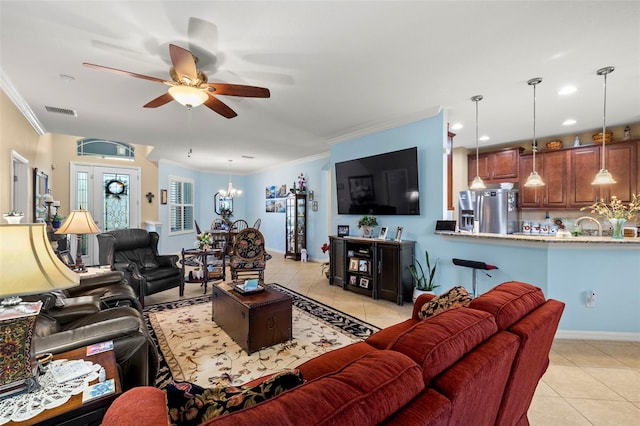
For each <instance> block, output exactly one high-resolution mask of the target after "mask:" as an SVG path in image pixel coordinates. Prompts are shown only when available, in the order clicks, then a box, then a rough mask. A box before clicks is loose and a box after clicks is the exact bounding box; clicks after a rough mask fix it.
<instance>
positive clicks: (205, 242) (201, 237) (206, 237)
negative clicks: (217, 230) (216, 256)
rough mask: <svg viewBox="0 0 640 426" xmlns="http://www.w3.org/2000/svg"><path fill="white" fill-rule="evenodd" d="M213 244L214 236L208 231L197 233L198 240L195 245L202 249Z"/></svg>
mask: <svg viewBox="0 0 640 426" xmlns="http://www.w3.org/2000/svg"><path fill="white" fill-rule="evenodd" d="M212 244H213V236H212V235H211V234H209V233H208V232H203V233H201V234H197V235H196V242H195V244H194V246H195V247H196V248H197V249H200V250H206V249H208V248H210V247H211V245H212Z"/></svg>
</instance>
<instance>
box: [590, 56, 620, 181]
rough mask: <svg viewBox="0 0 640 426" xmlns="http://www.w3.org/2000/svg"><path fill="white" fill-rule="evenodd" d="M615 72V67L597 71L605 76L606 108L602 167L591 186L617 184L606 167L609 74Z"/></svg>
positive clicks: (603, 126)
mask: <svg viewBox="0 0 640 426" xmlns="http://www.w3.org/2000/svg"><path fill="white" fill-rule="evenodd" d="M613 70H615V68H614V67H604V68H600V69H599V70H598V71H596V74H598V75H603V76H604V108H603V112H602V165H601V166H600V171H599V172H598V174H596V177H595V178H593V182H591V185H611V184H614V183H616V180H615V179H614V178H613V176H612V175H611V173H609V170H607V168H606V167H605V155H606V153H607V146H606V145H607V141H606V135H607V74H609V73H612V72H613Z"/></svg>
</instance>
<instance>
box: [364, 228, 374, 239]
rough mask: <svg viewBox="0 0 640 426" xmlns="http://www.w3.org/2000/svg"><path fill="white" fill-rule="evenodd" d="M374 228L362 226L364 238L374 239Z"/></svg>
mask: <svg viewBox="0 0 640 426" xmlns="http://www.w3.org/2000/svg"><path fill="white" fill-rule="evenodd" d="M373 228H374V227H373V226H362V236H363V237H364V238H373Z"/></svg>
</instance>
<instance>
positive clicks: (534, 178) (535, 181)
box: [524, 77, 544, 187]
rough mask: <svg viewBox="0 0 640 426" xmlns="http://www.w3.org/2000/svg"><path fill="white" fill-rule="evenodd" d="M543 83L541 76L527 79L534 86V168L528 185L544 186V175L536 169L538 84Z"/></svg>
mask: <svg viewBox="0 0 640 426" xmlns="http://www.w3.org/2000/svg"><path fill="white" fill-rule="evenodd" d="M540 83H542V79H541V78H540V77H536V78H532V79H531V80H529V81H527V84H528V85H529V86H533V142H532V143H531V150H532V151H533V170H532V171H531V173H530V174H529V177H528V178H527V181H526V182H525V183H524V186H526V187H537V186H544V181H543V180H542V177H540V175H539V174H538V172H537V171H536V151H538V142H537V141H536V86H537V85H538V84H540Z"/></svg>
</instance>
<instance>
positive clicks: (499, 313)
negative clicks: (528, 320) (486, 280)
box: [469, 281, 545, 330]
mask: <svg viewBox="0 0 640 426" xmlns="http://www.w3.org/2000/svg"><path fill="white" fill-rule="evenodd" d="M544 302H545V299H544V294H543V293H542V290H541V289H539V288H538V287H535V286H533V285H531V284H526V283H522V282H518V281H509V282H506V283H502V284H500V285H498V286H496V287H494V288H493V289H491V290H490V291H488V292H486V293H484V294H483V295H481V296H479V297H477V298H475V299H474V300H473V301H472V302H471V304H470V305H469V307H470V308H473V309H479V310H481V311H485V312H489V313H490V314H492V315H493V316H494V317H495V319H496V323H497V324H498V328H499V329H500V330H506V329H508V328H509V327H511V326H512V325H513V324H515V323H516V321H518V320H519V319H520V318H523V317H524V316H525V315H527V314H528V313H529V312H531V311H533V310H534V309H536V308H537V307H538V306H540V305H542V304H543V303H544Z"/></svg>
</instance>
